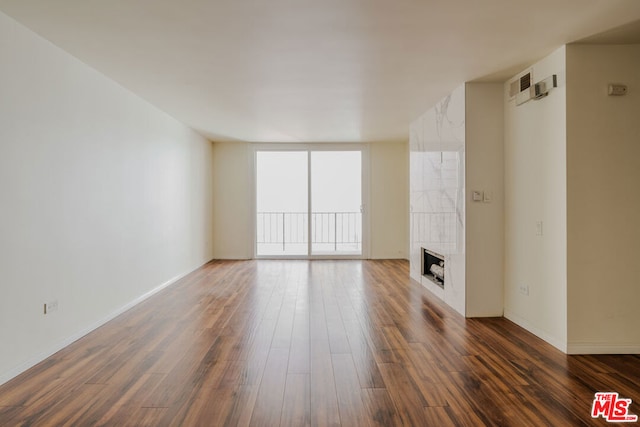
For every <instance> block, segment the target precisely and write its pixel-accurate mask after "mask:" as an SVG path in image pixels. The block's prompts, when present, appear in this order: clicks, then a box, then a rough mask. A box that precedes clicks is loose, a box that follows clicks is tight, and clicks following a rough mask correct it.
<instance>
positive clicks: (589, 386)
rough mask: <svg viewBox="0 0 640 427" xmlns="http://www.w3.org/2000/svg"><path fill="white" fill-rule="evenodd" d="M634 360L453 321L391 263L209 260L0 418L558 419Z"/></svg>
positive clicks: (98, 337) (577, 413) (4, 391)
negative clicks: (570, 350) (563, 348)
mask: <svg viewBox="0 0 640 427" xmlns="http://www.w3.org/2000/svg"><path fill="white" fill-rule="evenodd" d="M639 385H640V357H639V356H635V355H630V356H616V355H611V356H566V355H564V354H563V353H561V352H560V351H558V350H556V349H555V348H553V347H551V346H550V345H548V344H546V343H544V342H543V341H541V340H540V339H538V338H536V337H535V336H533V335H531V334H530V333H528V332H526V331H524V330H523V329H521V328H520V327H518V326H516V325H514V324H513V323H511V322H509V321H508V320H505V319H502V318H491V319H464V318H463V317H462V316H460V315H458V314H457V313H455V312H454V311H452V310H451V309H450V308H448V307H447V306H445V305H443V304H442V303H441V302H440V301H439V300H437V299H436V298H435V297H434V296H433V295H431V294H429V292H427V291H426V290H425V289H424V288H422V287H421V286H420V285H419V284H417V283H415V282H412V281H411V280H410V279H409V277H408V264H407V263H406V262H404V261H310V262H308V261H214V262H211V263H209V264H207V265H206V266H205V267H203V268H201V269H199V270H198V271H196V272H194V273H192V274H191V275H189V276H187V277H186V278H184V279H183V280H181V281H180V282H178V283H177V284H175V285H173V286H171V287H169V288H167V289H166V290H164V291H162V292H161V293H158V294H157V295H155V296H153V297H152V298H150V299H148V300H146V301H145V302H143V303H142V304H140V305H138V306H136V307H135V308H133V309H131V310H129V311H128V312H126V313H124V314H123V315H121V316H119V317H118V318H116V319H114V320H113V321H111V322H109V323H108V324H106V325H104V326H103V327H101V328H99V329H98V330H96V331H94V332H93V333H91V334H89V335H87V336H86V337H84V338H82V339H81V340H79V341H77V342H75V343H74V344H72V345H71V346H69V347H67V348H65V349H63V350H62V351H60V352H58V353H56V354H55V355H53V356H52V357H50V358H49V359H47V360H45V361H43V362H42V363H40V364H39V365H37V366H35V367H34V368H32V369H30V370H29V371H27V372H25V373H24V374H22V375H20V376H19V377H17V378H15V379H13V380H12V381H10V382H8V383H7V384H5V385H3V386H2V387H0V425H1V426H14V425H25V426H49V425H55V426H57V425H74V426H101V425H110V426H144V425H149V426H165V425H167V426H169V425H175V426H235V425H254V426H278V425H282V426H305V425H313V426H326V425H333V426H338V425H342V426H374V425H380V426H395V425H406V426H481V425H495V426H573V425H600V426H602V425H607V423H606V421H605V420H604V419H602V418H599V419H592V418H591V415H590V410H591V405H592V401H593V398H594V393H595V392H597V391H616V392H618V393H620V395H621V397H625V398H630V399H632V400H633V403H632V404H631V411H632V412H634V413H636V414H637V413H639V412H640V410H639V409H638V408H640V406H639V405H640V386H639Z"/></svg>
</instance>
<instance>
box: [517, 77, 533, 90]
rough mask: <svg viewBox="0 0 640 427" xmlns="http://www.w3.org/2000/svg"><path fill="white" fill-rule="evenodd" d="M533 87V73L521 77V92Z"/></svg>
mask: <svg viewBox="0 0 640 427" xmlns="http://www.w3.org/2000/svg"><path fill="white" fill-rule="evenodd" d="M530 87H531V73H527V74H525V75H524V76H522V77H520V92H522V91H523V90H526V89H529V88H530Z"/></svg>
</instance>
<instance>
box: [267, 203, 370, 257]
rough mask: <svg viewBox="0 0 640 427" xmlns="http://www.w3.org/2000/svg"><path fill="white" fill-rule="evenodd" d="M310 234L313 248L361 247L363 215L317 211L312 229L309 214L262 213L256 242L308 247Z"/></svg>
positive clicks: (335, 249)
mask: <svg viewBox="0 0 640 427" xmlns="http://www.w3.org/2000/svg"><path fill="white" fill-rule="evenodd" d="M309 231H310V232H311V243H312V245H316V244H317V245H322V247H324V248H326V249H328V248H329V247H331V246H332V247H333V251H338V250H339V248H340V247H343V246H345V245H348V246H349V247H351V248H357V249H358V250H359V249H360V247H361V243H362V213H360V212H314V213H312V214H311V230H309V227H308V214H307V213H306V212H258V216H257V222H256V235H257V236H256V243H258V244H271V245H282V251H286V250H287V245H301V244H308V242H309Z"/></svg>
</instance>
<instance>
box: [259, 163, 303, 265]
mask: <svg viewBox="0 0 640 427" xmlns="http://www.w3.org/2000/svg"><path fill="white" fill-rule="evenodd" d="M308 165H309V161H308V154H307V152H306V151H258V152H256V255H258V256H273V255H278V256H285V255H296V256H298V255H303V256H304V255H307V254H308V251H309V240H308V227H309V223H308V217H309V215H308V209H309V202H308V189H309V188H308V177H309V174H308Z"/></svg>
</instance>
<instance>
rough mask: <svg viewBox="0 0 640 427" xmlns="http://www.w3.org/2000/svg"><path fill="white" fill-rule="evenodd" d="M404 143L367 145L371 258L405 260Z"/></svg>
mask: <svg viewBox="0 0 640 427" xmlns="http://www.w3.org/2000/svg"><path fill="white" fill-rule="evenodd" d="M407 150H408V143H397V142H376V143H371V144H369V156H370V176H371V183H370V191H369V193H370V195H371V199H370V202H369V205H370V210H371V238H370V248H371V258H373V259H393V258H401V259H407V258H408V257H409V222H408V221H409V199H408V194H409V154H408V152H407Z"/></svg>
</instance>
